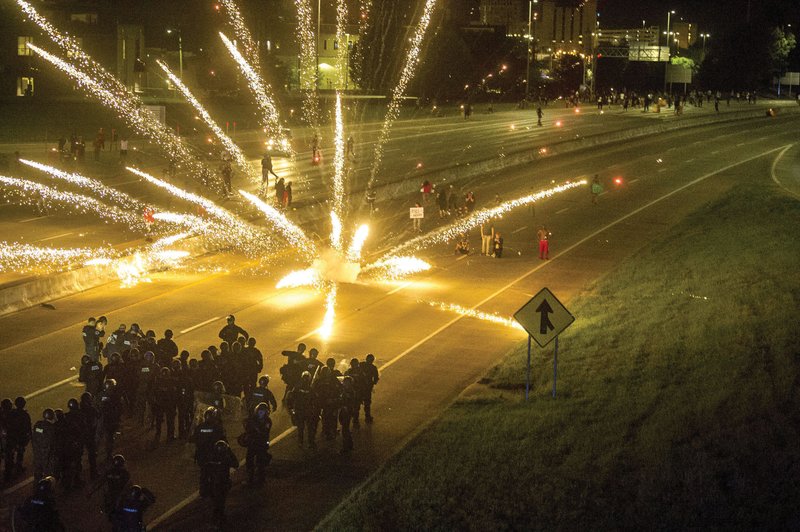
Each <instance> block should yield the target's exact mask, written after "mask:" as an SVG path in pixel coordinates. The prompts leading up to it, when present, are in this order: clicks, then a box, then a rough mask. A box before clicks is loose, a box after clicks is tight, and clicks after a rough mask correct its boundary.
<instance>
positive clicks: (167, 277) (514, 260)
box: [0, 115, 797, 530]
mask: <svg viewBox="0 0 800 532" xmlns="http://www.w3.org/2000/svg"><path fill="white" fill-rule="evenodd" d="M604 116H605V115H604ZM490 118H492V119H495V117H490ZM598 118H600V117H598ZM796 128H797V119H796V118H795V117H793V116H786V117H780V116H779V117H778V118H774V119H766V118H764V119H759V120H752V121H750V122H748V123H734V124H720V125H714V126H706V127H702V128H696V129H691V130H683V131H678V132H673V133H669V134H664V135H660V136H657V137H652V138H646V139H638V140H636V141H635V142H632V143H625V144H617V145H614V146H611V147H603V148H599V149H596V150H590V151H587V152H581V153H574V154H570V155H569V156H565V157H555V158H553V159H549V160H544V161H541V162H540V163H537V165H536V166H535V167H533V168H531V167H528V168H519V169H515V170H513V171H508V172H504V173H503V174H502V175H499V176H491V178H489V177H488V176H487V177H484V178H476V179H475V180H473V181H472V182H471V183H470V185H471V186H472V188H473V189H474V190H475V192H476V195H477V196H478V198H479V201H478V205H477V207H478V208H481V207H483V206H486V205H491V204H492V201H493V198H494V195H495V194H496V193H499V194H501V196H502V197H503V198H504V199H510V198H512V197H515V196H517V195H523V194H527V193H529V192H530V189H531V188H533V189H537V190H538V189H541V188H546V187H547V186H549V185H550V183H551V182H553V181H556V182H560V181H562V180H565V179H575V178H578V177H585V176H590V175H592V174H594V173H599V174H600V176H601V179H602V181H603V182H604V184H605V186H606V192H605V193H604V194H603V195H602V196H601V197H600V200H599V204H598V205H597V206H593V205H592V204H591V201H590V195H589V192H588V188H587V189H586V190H575V191H570V192H567V193H564V194H563V195H560V196H557V197H554V198H552V199H549V200H546V201H544V202H542V203H541V204H537V206H536V209H535V210H534V211H533V212H531V211H529V210H527V209H520V210H519V211H518V212H513V213H512V214H510V215H508V216H505V217H504V218H503V219H502V220H499V221H498V222H497V224H496V225H497V227H498V229H499V230H500V231H502V232H503V233H504V236H505V239H506V240H505V245H506V256H505V257H504V258H502V259H492V258H489V257H481V256H479V255H477V254H475V253H473V254H471V255H469V256H467V257H466V258H464V257H457V256H455V255H454V254H453V248H452V245H451V244H448V245H439V246H434V247H431V248H430V249H428V250H426V251H425V252H423V253H420V256H422V257H423V258H425V259H426V260H428V261H429V262H431V263H432V264H434V266H435V267H434V268H433V269H432V270H431V271H429V272H426V273H425V274H421V275H416V276H413V277H411V278H409V279H408V280H406V281H400V282H394V283H381V284H367V283H359V284H354V285H342V286H341V288H340V290H339V301H338V304H337V314H336V320H335V327H334V333H333V336H332V337H331V339H330V340H329V341H328V342H325V341H323V340H322V339H320V338H319V337H317V336H316V334H315V333H314V331H315V330H316V328H317V327H318V326H319V324H320V321H321V319H322V314H323V313H324V308H323V305H322V301H321V298H320V296H319V295H318V294H316V293H315V292H313V291H312V290H306V289H293V290H285V291H277V290H275V289H274V288H273V287H274V284H275V282H276V280H277V279H278V278H279V277H280V276H281V275H282V274H283V273H285V272H286V271H287V269H288V266H283V265H276V266H275V267H274V268H273V269H271V271H269V272H263V273H254V272H252V271H250V269H251V266H252V264H251V263H250V262H249V261H247V260H245V259H243V258H242V257H238V256H235V255H225V254H220V255H214V256H209V257H204V258H203V259H202V260H200V261H198V263H197V264H196V265H195V266H193V268H191V269H190V270H189V271H175V272H162V273H159V274H154V275H152V276H151V277H152V282H151V283H143V284H140V285H138V286H136V287H133V288H130V289H122V288H120V287H119V285H118V284H116V283H111V284H108V285H105V286H103V287H100V288H97V289H93V290H89V291H87V292H84V293H81V294H76V295H74V296H70V297H66V298H63V299H60V300H57V301H53V302H52V306H53V307H54V308H45V307H37V308H32V309H28V310H24V311H21V312H17V313H14V314H12V315H8V316H3V317H0V330H2V331H3V335H2V339H0V374H2V375H13V376H14V378H4V379H3V380H2V382H0V393H1V394H2V396H12V397H13V396H15V395H18V394H23V395H28V396H29V397H30V401H29V406H30V410H31V412H32V414H33V417H34V418H36V417H37V416H38V415H39V413H40V412H41V409H42V408H44V407H45V406H63V405H65V404H66V400H67V399H68V398H69V397H72V396H76V395H78V394H79V393H80V388H79V387H77V386H75V384H74V383H72V382H66V383H64V384H61V385H58V386H53V385H54V384H57V383H59V382H64V381H68V380H69V379H71V378H73V377H74V374H75V372H74V370H73V369H71V368H73V367H74V366H76V365H77V364H78V360H79V356H80V354H81V347H82V344H81V340H80V338H79V331H80V327H81V325H82V324H83V322H84V320H85V318H86V317H88V316H89V315H100V314H105V315H107V316H109V320H110V323H109V326H110V327H111V328H115V327H116V325H117V324H118V323H126V324H128V325H129V324H130V323H132V322H138V323H139V324H140V325H142V327H143V328H145V329H148V328H153V329H155V330H156V331H157V333H158V334H159V335H160V334H161V332H163V329H164V328H167V327H169V328H171V329H173V330H174V331H176V336H177V338H176V341H177V342H178V345H179V347H180V348H181V349H188V350H189V351H190V352H191V353H192V355H193V356H197V355H198V353H199V350H200V349H202V348H204V347H205V346H207V345H209V344H211V343H216V342H217V339H216V333H217V331H218V330H219V329H220V328H221V327H222V325H223V324H224V316H226V315H227V314H230V313H234V314H235V315H236V316H237V322H238V323H240V324H241V325H242V326H244V327H245V328H246V329H247V330H248V331H250V333H251V334H253V335H254V336H255V337H256V338H257V339H258V344H259V347H260V348H261V350H262V352H264V354H265V359H266V360H265V369H266V371H267V372H268V373H269V374H270V375H272V376H273V379H272V387H273V389H275V391H276V392H278V393H279V394H280V393H282V392H283V385H282V383H280V380H279V379H278V378H277V376H278V368H279V366H280V365H281V364H282V363H283V360H284V357H282V356H280V355H279V352H280V351H281V350H283V349H287V348H290V347H293V346H294V345H296V343H297V342H298V341H299V339H301V338H304V339H305V340H304V341H306V343H308V344H309V346H317V347H319V348H320V352H321V354H320V357H321V358H327V357H328V356H334V357H335V358H337V359H339V360H347V359H349V358H350V357H352V356H358V357H359V358H363V356H364V355H365V354H366V353H367V352H372V353H374V354H375V356H376V364H377V365H378V367H379V368H381V369H382V377H381V382H380V384H379V385H378V387H377V388H376V393H375V400H374V407H373V409H374V415H375V417H376V423H375V424H374V425H373V426H371V427H363V426H362V427H363V428H362V429H361V430H360V431H359V432H358V434H357V435H356V436H355V446H356V449H355V452H354V453H353V455H352V456H350V457H342V456H340V455H338V453H337V451H338V442H337V443H336V444H332V445H324V444H323V445H321V446H320V450H319V451H318V452H317V453H310V452H309V451H306V450H301V449H299V448H298V447H297V445H296V444H295V443H294V439H293V436H294V435H293V434H291V432H287V431H290V422H289V419H288V416H287V415H286V413H285V412H284V411H283V410H282V409H280V410H279V411H278V412H277V413H276V415H275V416H274V418H273V419H274V422H275V425H274V427H273V442H275V444H274V447H273V454H274V455H275V460H274V462H273V466H271V472H270V476H269V479H268V486H267V488H266V490H265V491H263V492H256V493H248V492H247V490H246V489H245V488H244V487H242V486H241V485H240V483H239V482H237V484H236V486H235V487H234V491H233V492H232V495H231V499H230V508H231V509H230V512H229V514H230V524H231V529H234V528H240V529H248V530H249V529H253V530H255V529H258V530H294V529H298V530H299V529H309V528H313V527H314V526H315V524H316V523H318V522H319V521H320V519H322V518H323V517H324V515H325V514H326V513H327V512H328V511H329V510H330V509H331V508H332V507H334V506H335V504H337V502H338V501H340V500H341V498H342V497H343V496H345V495H346V494H347V492H348V491H349V490H350V489H351V488H352V487H354V486H356V485H358V483H360V482H361V481H363V480H364V479H365V478H366V477H367V476H368V475H369V474H370V473H371V472H373V471H375V469H376V468H377V467H379V465H380V464H381V463H383V462H384V461H385V460H386V459H388V458H389V457H390V456H391V455H392V454H393V453H394V452H396V451H397V450H398V449H399V448H401V447H402V445H404V443H405V442H407V441H408V440H409V438H411V437H413V435H414V434H416V433H417V432H418V431H419V430H420V428H421V427H424V425H425V423H426V422H428V421H430V420H431V419H432V418H433V417H435V416H436V414H437V413H438V412H440V411H441V410H442V409H443V408H445V407H446V406H447V405H448V404H449V403H450V402H451V401H452V400H453V399H454V398H455V397H457V396H458V394H459V393H460V392H461V391H462V390H464V388H465V387H467V386H468V385H469V384H471V383H473V382H475V381H476V380H477V379H478V378H479V377H480V375H481V374H482V373H483V372H484V371H485V370H486V368H488V367H489V366H491V365H492V364H493V363H495V362H496V361H497V360H498V359H499V358H500V357H501V356H502V355H503V354H504V353H506V352H507V351H508V350H509V349H510V348H511V347H512V346H513V345H515V344H516V343H517V342H519V341H520V340H522V339H524V336H522V335H521V334H520V333H519V331H517V330H516V329H511V328H506V327H503V326H501V325H497V324H495V323H489V322H485V321H480V320H476V319H474V318H467V317H461V316H459V315H457V314H453V313H450V312H446V311H442V310H440V309H439V308H435V307H432V306H430V305H428V304H426V303H428V302H437V301H443V302H450V303H457V304H459V305H461V306H463V307H466V308H478V309H479V310H481V311H484V312H497V313H498V314H500V315H503V316H510V315H511V314H513V312H514V311H515V310H516V309H517V308H518V307H519V306H521V305H522V304H523V303H524V302H526V301H527V299H528V298H529V297H530V296H532V295H533V294H534V293H536V292H537V291H538V290H539V289H540V288H541V287H543V286H547V287H549V288H550V289H551V290H553V291H554V292H555V293H556V295H557V296H558V297H559V298H560V299H561V300H562V301H563V302H565V303H566V304H567V306H569V301H570V300H571V299H572V298H573V297H574V296H575V295H577V294H579V293H580V292H581V291H582V290H584V289H586V288H587V287H588V286H591V282H592V281H593V280H594V279H597V278H598V277H599V276H601V275H603V273H604V272H607V271H609V270H610V269H612V268H614V267H615V266H616V265H617V264H619V263H620V262H621V261H622V260H624V258H625V257H627V256H629V255H630V254H631V253H634V252H635V251H636V250H637V249H639V248H641V247H642V246H643V245H644V244H646V243H647V242H648V241H649V240H651V239H652V238H655V237H657V236H659V235H662V234H664V233H665V232H667V231H669V228H670V226H671V225H673V224H674V223H676V222H677V221H679V220H680V219H681V218H682V217H683V216H684V215H685V214H687V213H689V212H691V211H692V210H694V209H696V208H698V207H700V206H702V205H703V204H704V203H706V202H708V201H711V200H713V199H714V198H716V197H718V196H719V195H720V194H721V193H723V192H724V191H725V190H726V189H727V187H729V186H731V185H732V184H734V183H736V182H737V180H741V179H758V178H759V177H762V176H763V183H764V185H765V186H773V185H772V184H771V183H772V182H771V180H770V171H771V168H772V162H773V159H774V158H775V157H776V156H777V155H778V153H779V148H782V147H784V146H786V145H788V144H791V143H793V142H795V141H796ZM616 177H620V178H621V183H620V184H619V185H616V184H615V183H614V179H615V178H616ZM394 207H395V206H394V205H392V204H389V205H387V206H386V207H384V208H382V210H381V211H379V213H378V218H379V219H378V220H376V227H382V228H384V230H386V232H387V233H390V234H391V236H390V237H389V238H388V239H387V238H385V237H384V236H383V234H382V233H381V232H380V231H376V232H374V233H373V234H377V235H378V236H375V237H373V238H372V240H371V241H369V242H368V248H367V252H368V253H369V252H371V251H372V252H374V251H375V250H376V249H379V248H382V247H385V246H386V245H387V244H390V243H391V241H395V242H396V241H401V240H402V239H403V238H407V237H408V236H409V235H410V231H409V229H410V228H409V227H408V225H409V223H408V220H407V219H406V214H405V213H406V212H407V211H404V210H403V209H400V206H399V205H398V208H397V209H395V208H394ZM439 223H446V221H442V222H439V221H438V220H437V219H434V220H426V227H428V228H430V227H432V226H434V225H437V224H439ZM541 223H546V224H547V225H548V228H549V229H550V230H551V231H552V232H553V240H552V243H551V246H552V247H551V259H550V260H549V261H541V260H539V258H538V257H537V256H536V249H535V246H534V242H533V239H534V235H535V231H536V229H537V227H538V225H539V224H541ZM388 229H391V231H389V230H388ZM470 236H471V242H472V247H473V250H474V251H477V250H478V249H479V247H480V240H479V238H478V237H477V232H476V231H473V232H472V233H471V235H470ZM578 319H591V318H590V317H580V316H579V317H578ZM563 341H569V335H568V333H567V334H566V335H565V337H564V339H563ZM548 357H549V353H548V352H544V351H539V352H537V353H536V367H537V370H538V371H549V369H547V368H548V366H547V358H548ZM564 393H569V391H568V390H565V391H564ZM536 400H546V398H536ZM228 423H229V424H230V425H229V426H230V427H231V428H230V429H229V433H230V434H231V435H232V436H234V437H235V436H236V434H235V433H233V431H235V429H236V425H237V420H229V421H228ZM279 435H280V436H279ZM122 439H123V440H124V441H125V442H126V443H124V444H123V448H124V452H125V453H126V454H127V455H128V456H129V461H130V462H129V463H130V464H131V465H132V471H133V478H134V479H135V481H137V482H139V483H141V484H142V485H145V486H147V487H149V488H150V489H152V490H153V491H155V492H156V494H157V496H158V502H157V503H156V505H155V507H154V508H153V509H152V510H151V511H150V515H149V517H150V519H151V520H158V521H159V523H160V528H161V529H168V530H187V529H191V528H197V529H205V527H206V526H207V525H206V522H207V518H208V514H207V513H204V510H203V508H202V505H201V504H200V503H198V502H197V501H195V500H194V498H193V497H192V495H193V494H194V492H195V490H196V489H197V486H196V480H197V472H196V469H195V466H194V465H193V464H192V462H191V459H190V456H191V452H192V446H191V445H186V444H184V443H183V442H174V443H172V444H169V445H162V446H161V447H159V448H158V449H155V450H150V449H149V448H148V446H147V445H146V439H147V434H146V433H145V432H144V431H143V430H142V429H140V428H137V427H133V426H130V425H126V428H125V430H124V431H123V435H122ZM276 440H278V441H277V442H276ZM237 454H239V456H240V457H243V453H242V452H241V450H237ZM25 491H26V488H25V487H20V488H19V489H16V490H13V492H12V493H10V494H9V496H10V497H11V500H12V501H14V500H19V497H21V496H22V495H23V494H24V492H25ZM95 502H96V501H92V500H89V501H87V500H86V498H85V497H84V496H83V495H72V496H70V497H69V498H67V499H66V500H65V501H64V504H63V505H62V507H63V510H62V511H63V514H64V518H65V520H67V521H68V522H70V523H72V524H73V526H72V527H70V528H71V529H80V530H96V529H97V527H98V526H99V525H100V524H101V523H102V518H101V517H99V516H98V515H97V514H96V512H94V511H93V509H94V508H95V506H96V505H95ZM163 516H167V517H166V518H164V517H163Z"/></svg>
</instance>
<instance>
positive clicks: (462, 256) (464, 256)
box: [456, 255, 469, 261]
mask: <svg viewBox="0 0 800 532" xmlns="http://www.w3.org/2000/svg"><path fill="white" fill-rule="evenodd" d="M467 257H469V255H461V256H460V257H458V258H457V259H456V261H460V260H464V259H466V258H467Z"/></svg>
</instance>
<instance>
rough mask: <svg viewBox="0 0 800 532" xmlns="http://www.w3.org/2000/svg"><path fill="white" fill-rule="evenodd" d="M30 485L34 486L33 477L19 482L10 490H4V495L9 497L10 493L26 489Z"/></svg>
mask: <svg viewBox="0 0 800 532" xmlns="http://www.w3.org/2000/svg"><path fill="white" fill-rule="evenodd" d="M28 484H33V477H28V478H26V479H25V480H22V481H20V482H17V483H16V484H14V485H13V486H11V487H10V488H6V489H5V490H3V495H8V494H9V493H14V492H15V491H17V490H18V489H21V488H24V487H25V486H27V485H28Z"/></svg>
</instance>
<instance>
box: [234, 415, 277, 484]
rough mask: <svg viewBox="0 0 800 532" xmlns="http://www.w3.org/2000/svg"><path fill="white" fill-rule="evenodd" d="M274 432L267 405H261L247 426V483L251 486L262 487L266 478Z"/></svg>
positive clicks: (245, 434)
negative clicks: (270, 435) (270, 436)
mask: <svg viewBox="0 0 800 532" xmlns="http://www.w3.org/2000/svg"><path fill="white" fill-rule="evenodd" d="M270 430H272V419H270V417H269V406H268V405H267V403H259V404H258V405H257V406H256V408H255V410H254V411H253V414H252V415H251V416H250V418H249V419H248V420H247V422H246V424H245V432H244V440H245V441H244V442H240V443H243V444H244V447H247V458H246V464H247V483H248V484H249V485H251V486H262V485H263V484H264V480H265V478H266V469H267V466H268V465H269V463H270V461H271V460H272V455H271V454H270V453H269V433H270Z"/></svg>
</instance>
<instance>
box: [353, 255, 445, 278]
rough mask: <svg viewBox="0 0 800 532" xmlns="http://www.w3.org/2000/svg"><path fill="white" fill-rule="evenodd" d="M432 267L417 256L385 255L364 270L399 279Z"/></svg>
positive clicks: (383, 276)
mask: <svg viewBox="0 0 800 532" xmlns="http://www.w3.org/2000/svg"><path fill="white" fill-rule="evenodd" d="M430 269H431V265H430V264H428V263H427V262H425V261H424V260H422V259H419V258H417V257H394V256H390V257H385V258H383V259H381V260H378V261H376V262H373V263H372V264H370V265H368V266H365V267H364V268H363V269H362V271H363V272H368V271H373V270H375V271H377V273H378V274H379V275H380V276H381V277H382V278H383V279H384V280H392V281H394V280H397V279H400V278H401V277H405V276H407V275H411V274H413V273H418V272H423V271H427V270H430Z"/></svg>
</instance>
